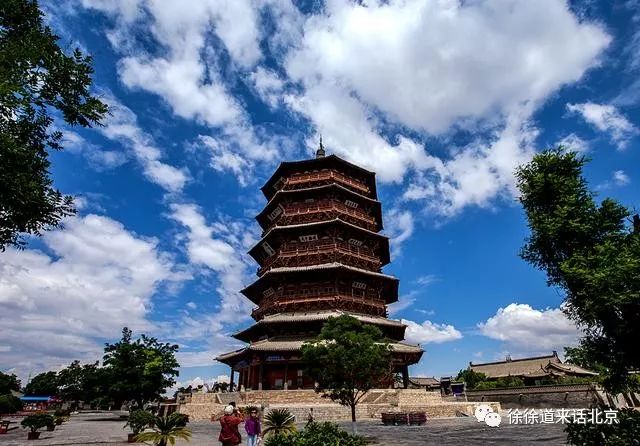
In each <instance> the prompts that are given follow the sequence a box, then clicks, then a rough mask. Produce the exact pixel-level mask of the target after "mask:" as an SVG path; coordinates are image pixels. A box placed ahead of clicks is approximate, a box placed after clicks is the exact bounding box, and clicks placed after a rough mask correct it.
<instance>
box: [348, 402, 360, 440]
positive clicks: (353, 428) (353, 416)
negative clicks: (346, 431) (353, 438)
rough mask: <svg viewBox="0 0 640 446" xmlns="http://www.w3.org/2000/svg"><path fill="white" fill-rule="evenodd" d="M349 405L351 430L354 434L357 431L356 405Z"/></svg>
mask: <svg viewBox="0 0 640 446" xmlns="http://www.w3.org/2000/svg"><path fill="white" fill-rule="evenodd" d="M350 406H351V432H352V433H353V434H354V435H355V434H357V433H358V429H357V428H356V405H355V403H354V404H350Z"/></svg>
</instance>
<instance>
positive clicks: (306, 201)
mask: <svg viewBox="0 0 640 446" xmlns="http://www.w3.org/2000/svg"><path fill="white" fill-rule="evenodd" d="M314 201H316V199H315V198H307V199H306V200H304V202H305V203H313V202H314Z"/></svg>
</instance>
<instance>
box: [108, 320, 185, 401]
mask: <svg viewBox="0 0 640 446" xmlns="http://www.w3.org/2000/svg"><path fill="white" fill-rule="evenodd" d="M104 351H105V354H104V357H103V366H104V367H105V368H107V369H108V373H109V386H108V389H107V392H108V394H109V395H110V396H111V397H112V399H113V401H114V402H115V403H116V406H117V405H119V404H120V403H122V402H124V401H127V400H134V401H136V402H137V404H138V407H140V408H142V407H143V405H144V403H146V402H149V401H152V400H155V399H157V398H160V396H161V395H162V393H163V392H164V390H165V389H166V388H167V387H171V386H172V385H173V384H175V382H176V381H175V379H174V377H175V376H178V367H179V364H178V361H177V360H176V358H175V353H176V352H177V351H178V346H177V345H172V344H169V343H161V342H159V341H158V340H157V339H156V338H152V337H147V336H146V335H144V334H143V335H142V336H141V337H140V338H139V339H136V340H135V341H134V340H132V337H131V330H129V329H128V328H126V327H125V328H124V329H123V330H122V339H121V340H120V341H118V342H116V343H115V344H108V343H107V344H106V346H105V349H104Z"/></svg>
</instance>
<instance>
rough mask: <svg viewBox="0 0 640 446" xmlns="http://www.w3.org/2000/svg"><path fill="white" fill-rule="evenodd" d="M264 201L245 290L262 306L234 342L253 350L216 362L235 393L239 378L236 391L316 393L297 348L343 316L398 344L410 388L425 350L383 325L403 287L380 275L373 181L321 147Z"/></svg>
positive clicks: (272, 183)
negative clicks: (254, 269)
mask: <svg viewBox="0 0 640 446" xmlns="http://www.w3.org/2000/svg"><path fill="white" fill-rule="evenodd" d="M262 192H263V193H264V195H265V197H266V198H267V200H268V203H267V205H266V206H265V208H264V210H263V211H262V212H260V214H258V216H257V217H256V220H257V221H258V223H259V224H260V226H261V227H262V229H263V233H262V239H261V240H260V241H259V242H258V243H257V244H256V245H255V246H254V247H253V248H252V249H251V250H250V251H249V254H250V255H251V256H252V257H253V258H254V259H255V260H256V261H257V262H258V264H259V268H258V279H257V280H256V281H255V282H254V283H253V284H251V285H249V286H248V287H246V288H245V289H244V290H242V293H243V294H244V295H245V296H246V297H247V298H249V299H250V300H251V301H252V302H253V303H255V304H256V305H257V307H256V308H255V309H254V310H253V312H252V317H253V319H255V321H256V322H255V323H254V324H253V325H252V326H250V327H249V328H247V329H245V330H243V331H241V332H239V333H236V334H235V335H234V337H235V338H236V339H239V340H241V341H244V342H247V343H249V345H248V346H247V347H245V348H242V349H240V350H236V351H233V352H229V353H225V354H222V355H220V356H219V357H218V358H216V359H217V360H218V361H220V362H222V363H224V364H227V365H229V366H230V367H231V383H232V387H233V384H234V375H235V372H236V371H237V372H239V378H238V382H237V386H238V387H240V388H245V389H253V390H270V389H284V390H287V389H306V388H313V387H314V384H315V383H314V382H313V381H312V380H311V379H309V378H308V377H307V376H305V375H304V364H302V363H301V361H300V349H301V346H302V344H303V343H304V342H305V341H306V340H309V339H311V338H313V337H314V336H315V335H317V334H318V333H319V331H320V329H321V328H322V325H323V323H324V322H325V321H326V320H327V319H328V318H330V317H336V316H339V315H341V314H349V315H352V316H354V317H356V318H357V319H359V320H360V321H362V322H363V323H366V324H373V325H376V326H378V327H379V328H380V329H381V330H382V331H383V332H384V333H385V335H386V336H387V337H388V338H389V339H391V340H392V341H393V342H392V344H391V346H392V349H393V352H394V354H393V358H394V359H393V366H394V368H395V370H396V372H399V373H402V376H403V381H404V385H405V387H406V386H407V385H408V366H409V365H410V364H415V363H416V362H418V361H419V360H420V357H421V356H422V349H421V348H420V347H419V346H413V345H408V344H405V343H402V342H401V341H402V340H403V339H404V331H405V328H406V326H405V325H404V324H402V323H401V322H400V321H396V320H391V319H388V318H387V307H386V306H387V305H389V304H391V303H393V302H396V301H397V300H398V279H397V278H396V277H393V276H390V275H387V274H384V273H383V272H382V267H383V266H384V265H386V264H388V263H389V261H390V259H389V239H388V238H387V237H386V236H384V235H382V234H380V232H379V231H380V230H381V229H382V209H381V206H380V202H379V201H378V197H377V192H376V182H375V173H374V172H370V171H367V170H365V169H363V168H361V167H358V166H356V165H354V164H351V163H349V162H347V161H345V160H343V159H342V158H339V157H337V156H335V155H330V156H325V153H324V148H323V147H322V142H321V143H320V149H319V150H318V151H317V153H316V158H315V159H308V160H303V161H295V162H283V163H281V164H280V166H279V167H278V169H277V170H276V171H275V173H274V174H273V175H272V176H271V178H270V179H269V180H268V181H267V182H266V184H265V185H264V186H263V187H262Z"/></svg>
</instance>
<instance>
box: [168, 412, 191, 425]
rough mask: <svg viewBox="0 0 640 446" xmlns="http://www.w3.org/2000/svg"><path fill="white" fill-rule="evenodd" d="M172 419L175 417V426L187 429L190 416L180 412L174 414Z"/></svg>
mask: <svg viewBox="0 0 640 446" xmlns="http://www.w3.org/2000/svg"><path fill="white" fill-rule="evenodd" d="M169 416H170V417H173V419H174V421H175V425H176V426H178V427H185V426H186V425H187V424H188V423H189V415H187V414H184V413H179V412H174V413H172V414H171V415H169Z"/></svg>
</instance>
